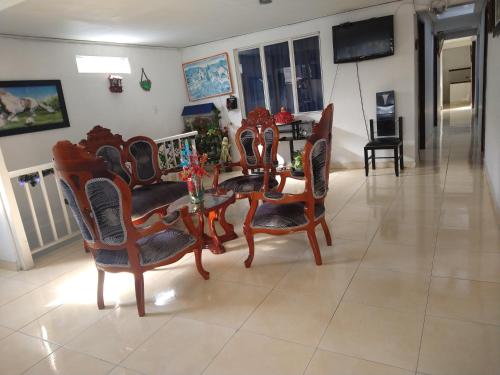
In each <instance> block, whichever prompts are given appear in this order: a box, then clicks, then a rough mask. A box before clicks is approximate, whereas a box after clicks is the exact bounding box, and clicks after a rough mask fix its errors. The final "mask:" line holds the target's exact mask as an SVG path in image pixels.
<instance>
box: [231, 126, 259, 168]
mask: <svg viewBox="0 0 500 375" xmlns="http://www.w3.org/2000/svg"><path fill="white" fill-rule="evenodd" d="M259 137H260V136H259V130H258V129H257V127H256V126H253V125H252V124H250V123H249V122H248V121H247V120H245V119H243V120H242V121H241V127H240V128H239V129H238V130H237V131H236V135H235V142H236V147H237V148H238V151H239V153H240V165H241V167H242V169H243V173H244V174H248V170H249V169H255V168H260V167H261V166H262V159H261V156H260V153H259V147H258V146H259V143H260V138H259Z"/></svg>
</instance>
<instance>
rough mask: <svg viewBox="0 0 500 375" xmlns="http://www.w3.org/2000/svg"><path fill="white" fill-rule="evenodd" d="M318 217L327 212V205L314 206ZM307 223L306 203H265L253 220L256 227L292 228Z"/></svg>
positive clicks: (253, 225)
mask: <svg viewBox="0 0 500 375" xmlns="http://www.w3.org/2000/svg"><path fill="white" fill-rule="evenodd" d="M314 214H315V216H316V219H318V218H320V217H321V216H323V215H324V214H325V206H324V205H323V204H316V206H315V207H314ZM305 224H307V217H306V214H305V203H303V202H296V203H286V204H273V203H263V204H261V205H260V206H259V207H258V208H257V211H256V212H255V216H254V217H253V220H252V227H254V228H276V229H277V228H292V227H298V226H301V225H305Z"/></svg>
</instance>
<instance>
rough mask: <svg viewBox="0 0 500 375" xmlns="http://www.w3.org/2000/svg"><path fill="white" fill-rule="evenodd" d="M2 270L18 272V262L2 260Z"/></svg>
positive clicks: (0, 261)
mask: <svg viewBox="0 0 500 375" xmlns="http://www.w3.org/2000/svg"><path fill="white" fill-rule="evenodd" d="M0 268H2V269H4V270H9V271H18V269H17V263H16V262H9V261H6V260H0Z"/></svg>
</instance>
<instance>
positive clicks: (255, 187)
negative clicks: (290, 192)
mask: <svg viewBox="0 0 500 375" xmlns="http://www.w3.org/2000/svg"><path fill="white" fill-rule="evenodd" d="M263 184H264V174H250V175H247V176H245V175H243V176H237V177H233V178H230V179H228V180H225V181H223V182H221V183H220V184H219V186H218V187H219V188H221V189H223V190H232V191H234V192H235V193H250V192H252V191H260V190H261V189H262V185H263ZM276 186H278V181H276V179H275V178H274V177H272V176H270V177H269V188H270V189H273V188H275V187H276Z"/></svg>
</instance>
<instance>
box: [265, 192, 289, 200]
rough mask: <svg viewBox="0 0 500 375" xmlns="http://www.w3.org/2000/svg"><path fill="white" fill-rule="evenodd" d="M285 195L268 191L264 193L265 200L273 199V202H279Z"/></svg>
mask: <svg viewBox="0 0 500 375" xmlns="http://www.w3.org/2000/svg"><path fill="white" fill-rule="evenodd" d="M283 196H284V194H283V193H280V192H279V191H273V190H271V191H266V192H265V193H264V198H267V199H273V200H279V199H281V198H283Z"/></svg>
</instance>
